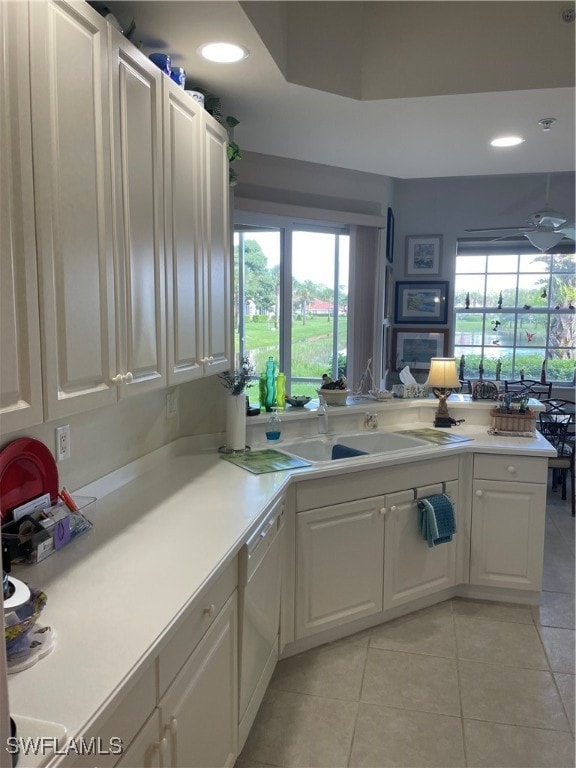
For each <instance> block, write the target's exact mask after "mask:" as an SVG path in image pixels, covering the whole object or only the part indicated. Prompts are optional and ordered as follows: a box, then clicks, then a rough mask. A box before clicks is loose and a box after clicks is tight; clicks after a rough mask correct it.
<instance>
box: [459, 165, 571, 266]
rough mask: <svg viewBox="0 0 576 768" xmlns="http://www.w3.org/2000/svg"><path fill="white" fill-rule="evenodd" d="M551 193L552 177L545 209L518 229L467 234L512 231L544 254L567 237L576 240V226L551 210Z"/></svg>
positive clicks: (547, 180) (490, 228) (530, 217)
mask: <svg viewBox="0 0 576 768" xmlns="http://www.w3.org/2000/svg"><path fill="white" fill-rule="evenodd" d="M549 193H550V176H549V175H548V177H547V179H546V202H545V203H544V208H542V209H541V210H539V211H536V212H535V213H533V214H532V215H531V216H528V218H527V219H526V224H525V225H521V226H518V227H484V228H481V229H467V230H465V231H466V232H470V233H480V232H504V231H508V230H510V231H512V232H515V233H517V234H518V235H522V236H524V237H526V238H528V240H529V241H530V242H531V243H532V245H533V246H534V247H535V248H538V250H539V251H542V253H544V252H545V251H548V250H549V249H550V248H553V247H554V246H555V245H558V243H559V242H560V241H561V240H563V239H564V238H565V237H566V238H568V239H569V240H574V239H575V233H576V225H575V224H574V222H572V223H568V219H567V218H566V217H565V216H563V215H562V214H561V213H559V212H558V211H555V210H553V209H552V208H550V204H549V202H548V197H549ZM511 237H512V236H511V235H503V236H502V237H496V238H494V240H506V239H508V238H511Z"/></svg>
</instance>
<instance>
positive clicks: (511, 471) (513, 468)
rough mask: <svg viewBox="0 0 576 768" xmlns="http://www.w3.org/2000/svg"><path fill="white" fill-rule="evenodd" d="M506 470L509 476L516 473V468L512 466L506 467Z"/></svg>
mask: <svg viewBox="0 0 576 768" xmlns="http://www.w3.org/2000/svg"><path fill="white" fill-rule="evenodd" d="M506 469H507V470H508V472H510V474H511V475H513V474H514V473H515V472H516V467H513V466H512V465H510V466H509V467H506Z"/></svg>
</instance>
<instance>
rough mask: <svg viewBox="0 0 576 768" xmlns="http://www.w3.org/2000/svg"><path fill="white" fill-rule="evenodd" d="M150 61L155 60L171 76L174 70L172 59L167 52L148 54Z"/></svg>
mask: <svg viewBox="0 0 576 768" xmlns="http://www.w3.org/2000/svg"><path fill="white" fill-rule="evenodd" d="M148 58H149V59H150V61H152V62H154V64H156V66H157V67H158V68H159V69H161V70H162V72H164V74H166V75H168V76H170V73H171V71H172V68H171V67H172V59H171V58H170V56H168V54H167V53H151V54H150V56H148Z"/></svg>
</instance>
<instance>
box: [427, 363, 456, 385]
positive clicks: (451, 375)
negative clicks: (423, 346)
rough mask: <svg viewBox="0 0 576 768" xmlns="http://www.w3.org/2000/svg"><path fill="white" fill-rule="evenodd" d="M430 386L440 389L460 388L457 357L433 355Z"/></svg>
mask: <svg viewBox="0 0 576 768" xmlns="http://www.w3.org/2000/svg"><path fill="white" fill-rule="evenodd" d="M428 386H429V387H433V388H434V387H436V388H438V389H458V388H459V387H460V379H459V378H458V372H457V371H456V358H455V357H433V358H432V359H431V360H430V374H429V375H428Z"/></svg>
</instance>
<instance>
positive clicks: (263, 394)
mask: <svg viewBox="0 0 576 768" xmlns="http://www.w3.org/2000/svg"><path fill="white" fill-rule="evenodd" d="M258 386H259V390H258V393H259V398H260V410H261V411H265V410H266V374H265V373H261V374H260V380H259V382H258Z"/></svg>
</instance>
